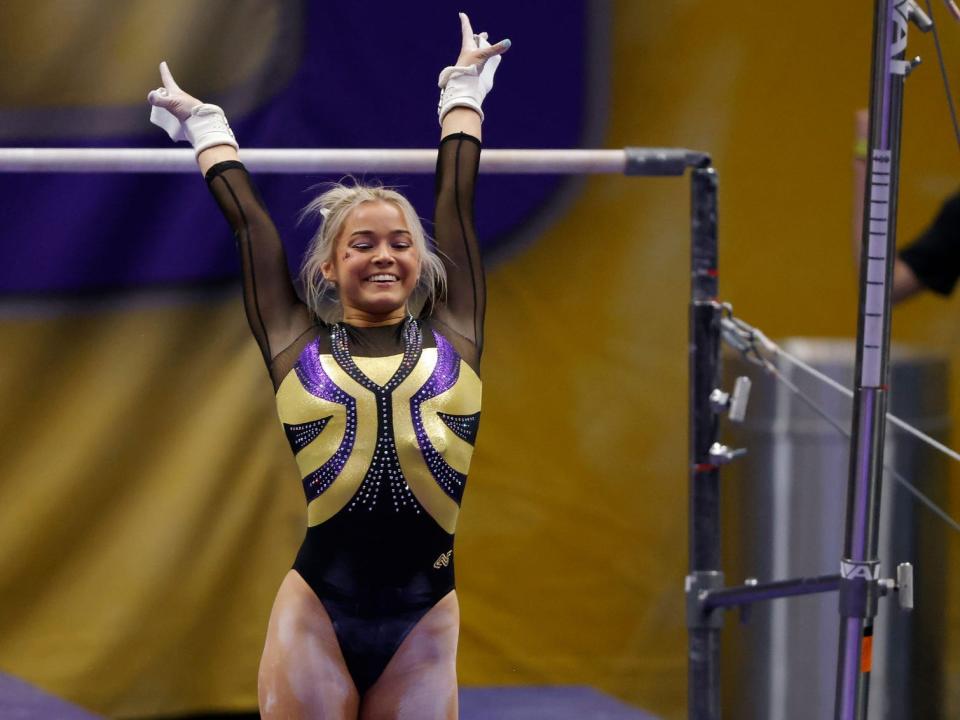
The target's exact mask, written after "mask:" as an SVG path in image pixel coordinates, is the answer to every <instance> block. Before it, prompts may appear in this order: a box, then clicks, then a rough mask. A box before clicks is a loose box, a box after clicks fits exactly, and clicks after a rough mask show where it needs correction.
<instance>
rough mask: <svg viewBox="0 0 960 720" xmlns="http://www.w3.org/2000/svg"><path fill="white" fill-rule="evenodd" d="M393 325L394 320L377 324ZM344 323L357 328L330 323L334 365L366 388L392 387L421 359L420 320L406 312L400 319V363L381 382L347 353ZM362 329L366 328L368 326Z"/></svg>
mask: <svg viewBox="0 0 960 720" xmlns="http://www.w3.org/2000/svg"><path fill="white" fill-rule="evenodd" d="M396 325H397V323H394V324H393V325H379V326H376V327H378V328H382V327H389V328H395V327H396ZM347 327H350V328H352V329H358V328H357V327H356V326H355V325H349V324H348V323H343V322H337V323H333V324H332V325H331V326H330V350H331V352H332V354H333V359H334V360H335V361H336V363H337V365H339V366H340V368H341V369H342V370H343V371H344V372H345V373H347V375H349V376H350V377H351V378H352V379H353V380H355V381H356V382H357V383H359V384H360V385H362V386H364V387H365V388H367V389H368V390H371V391H373V392H388V391H391V390H393V389H394V388H395V387H397V386H398V385H399V384H400V383H402V382H403V381H404V380H406V378H407V376H408V375H409V374H410V373H411V372H412V371H413V368H414V367H415V366H416V364H417V362H418V361H419V360H420V354H421V353H422V352H423V336H422V335H421V333H420V323H419V322H417V320H416V318H414V317H413V316H412V315H408V316H407V317H406V318H405V319H404V320H403V329H402V331H401V334H402V337H403V359H402V360H400V365H399V366H398V367H397V369H396V370H395V371H394V373H393V375H392V376H391V377H390V379H389V380H387V382H386V383H384V384H383V385H380V384H378V383H376V382H374V381H373V380H371V379H370V378H369V377H367V375H366V374H365V373H364V372H363V371H362V370H361V369H360V368H359V366H358V365H357V363H356V361H355V360H354V359H353V355H352V354H351V353H350V337H349V334H348V330H347V329H346V328H347ZM361 329H363V330H367V329H369V328H361Z"/></svg>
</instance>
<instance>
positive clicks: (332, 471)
mask: <svg viewBox="0 0 960 720" xmlns="http://www.w3.org/2000/svg"><path fill="white" fill-rule="evenodd" d="M294 370H295V371H296V373H297V377H298V378H299V379H300V383H301V384H302V385H303V387H304V388H306V390H307V392H309V393H310V394H311V395H315V396H316V397H318V398H320V399H321V400H327V401H329V402H335V403H338V404H340V405H343V406H344V407H345V408H346V410H347V426H346V430H345V431H344V434H343V440H342V441H341V442H340V447H338V448H337V450H336V452H335V453H334V454H333V457H331V458H330V459H329V460H327V462H325V463H324V464H323V465H321V466H320V467H319V468H317V469H316V470H314V471H313V472H312V473H310V474H308V475H307V476H306V477H304V478H303V492H304V493H305V494H306V496H307V502H310V501H311V500H313V499H314V498H316V497H319V496H320V495H321V494H322V493H323V492H324V491H325V490H326V489H327V488H329V487H330V486H331V485H332V484H333V481H334V480H336V479H337V478H338V477H339V476H340V473H341V472H342V471H343V466H344V465H346V464H347V460H349V459H350V453H351V452H352V451H353V443H354V441H355V439H356V436H357V401H356V400H355V399H354V398H352V397H350V396H349V395H348V394H347V393H345V392H344V391H343V390H341V389H340V388H339V387H337V385H336V384H335V383H334V382H333V380H331V379H330V376H329V375H327V373H326V372H325V371H324V369H323V366H322V365H321V364H320V352H319V349H318V346H317V343H316V342H312V343H310V344H309V345H307V346H306V347H305V348H304V349H303V352H302V353H300V359H299V360H298V361H297V364H296V366H295V367H294ZM293 450H294V452H296V448H293Z"/></svg>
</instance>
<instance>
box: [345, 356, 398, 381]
mask: <svg viewBox="0 0 960 720" xmlns="http://www.w3.org/2000/svg"><path fill="white" fill-rule="evenodd" d="M402 361H403V353H399V354H397V355H388V356H387V357H355V358H353V362H354V363H356V365H357V367H358V368H360V372H362V373H363V374H364V375H366V376H367V377H368V378H370V379H371V380H373V381H374V382H375V383H376V384H377V385H386V384H387V382H388V381H389V380H390V378H392V377H393V374H394V373H395V372H396V371H397V368H398V367H400V363H401V362H402Z"/></svg>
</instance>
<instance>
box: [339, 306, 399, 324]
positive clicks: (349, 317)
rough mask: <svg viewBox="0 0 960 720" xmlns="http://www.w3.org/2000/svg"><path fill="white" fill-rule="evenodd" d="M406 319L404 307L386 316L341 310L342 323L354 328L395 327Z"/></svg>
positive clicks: (354, 310) (353, 310) (348, 309)
mask: <svg viewBox="0 0 960 720" xmlns="http://www.w3.org/2000/svg"><path fill="white" fill-rule="evenodd" d="M406 317H407V309H406V308H405V307H400V308H397V309H396V310H393V311H391V312H389V313H387V314H386V315H371V314H370V313H367V312H363V311H362V310H356V309H354V308H346V307H345V308H344V309H343V322H345V323H347V324H348V325H353V326H354V327H383V326H384V325H397V324H399V323H402V322H403V321H404V320H405V319H406Z"/></svg>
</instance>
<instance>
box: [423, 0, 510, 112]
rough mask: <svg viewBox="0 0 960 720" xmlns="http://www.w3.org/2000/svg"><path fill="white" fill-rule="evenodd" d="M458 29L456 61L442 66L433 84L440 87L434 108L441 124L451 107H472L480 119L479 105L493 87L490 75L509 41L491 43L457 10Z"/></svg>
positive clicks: (494, 70)
mask: <svg viewBox="0 0 960 720" xmlns="http://www.w3.org/2000/svg"><path fill="white" fill-rule="evenodd" d="M460 30H461V35H462V41H461V44H460V56H459V57H458V58H457V64H456V65H451V66H450V67H446V68H444V69H443V72H441V73H440V80H439V82H438V83H437V84H438V85H439V86H440V88H441V89H442V92H441V93H440V105H439V107H438V109H437V112H438V114H439V115H440V124H441V125H443V118H444V116H446V114H447V113H448V112H450V111H451V110H452V109H453V108H455V107H469V108H472V109H473V110H475V111H476V112H477V114H478V115H479V116H480V119H481V120H483V110H482V109H481V107H480V106H481V105H482V104H483V99H484V98H485V97H486V96H487V93H488V92H490V90H491V89H492V88H493V74H494V73H495V72H496V71H497V66H498V65H499V64H500V56H501V55H503V53H505V52H506V51H507V50H509V49H510V41H509V40H501V41H500V42H498V43H497V44H496V45H491V44H490V42H489V41H488V40H487V34H486V33H480V34H479V35H475V34H474V32H473V28H472V27H471V26H470V18H468V17H467V16H466V14H464V13H460Z"/></svg>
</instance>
